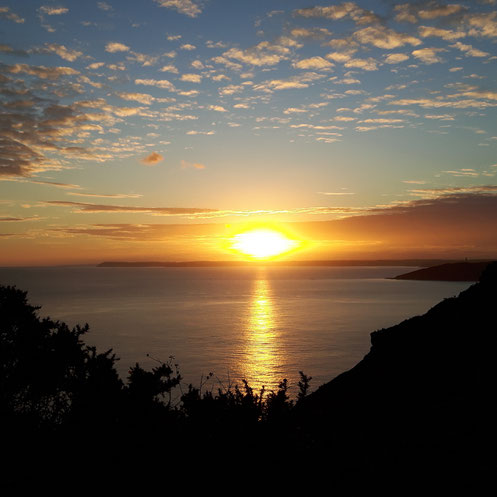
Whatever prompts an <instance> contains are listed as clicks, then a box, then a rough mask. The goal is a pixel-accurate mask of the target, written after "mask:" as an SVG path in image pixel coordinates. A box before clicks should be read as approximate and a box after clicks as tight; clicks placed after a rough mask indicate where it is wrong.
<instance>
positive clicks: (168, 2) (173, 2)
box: [155, 0, 202, 17]
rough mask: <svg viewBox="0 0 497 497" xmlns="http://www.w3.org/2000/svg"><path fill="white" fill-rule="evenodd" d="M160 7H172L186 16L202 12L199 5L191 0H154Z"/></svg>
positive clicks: (194, 15)
mask: <svg viewBox="0 0 497 497" xmlns="http://www.w3.org/2000/svg"><path fill="white" fill-rule="evenodd" d="M155 2H156V3H157V4H158V5H159V6H160V7H165V8H166V9H173V10H176V11H177V12H179V13H180V14H184V15H186V16H188V17H197V16H198V15H199V14H201V13H202V9H201V8H200V6H199V5H198V4H197V3H196V2H193V1H192V0H155Z"/></svg>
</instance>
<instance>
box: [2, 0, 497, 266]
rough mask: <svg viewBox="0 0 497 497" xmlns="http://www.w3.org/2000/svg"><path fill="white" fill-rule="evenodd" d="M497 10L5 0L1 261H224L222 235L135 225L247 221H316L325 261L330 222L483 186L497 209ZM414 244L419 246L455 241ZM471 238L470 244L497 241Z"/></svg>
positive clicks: (489, 6)
mask: <svg viewBox="0 0 497 497" xmlns="http://www.w3.org/2000/svg"><path fill="white" fill-rule="evenodd" d="M496 9H497V4H496V2H495V1H493V0H482V1H478V2H475V1H473V2H454V3H443V2H434V1H429V2H406V3H394V2H387V1H383V2H361V1H358V2H323V3H319V4H312V3H309V2H303V1H296V0H295V1H293V0H291V1H290V0H285V1H266V2H249V1H241V0H240V1H228V0H206V1H203V2H197V1H193V0H157V1H154V0H144V1H141V2H136V1H134V2H132V1H120V2H111V1H108V2H76V1H63V2H35V1H23V2H3V3H2V4H0V33H1V37H2V41H1V42H0V49H1V50H0V57H1V63H2V70H1V78H2V79H1V80H0V83H1V85H2V88H1V89H2V94H3V99H2V100H3V104H2V125H1V131H2V138H1V142H0V146H1V147H2V156H3V158H2V159H1V161H0V180H2V181H0V189H1V192H2V196H1V203H0V220H1V221H2V222H1V223H0V229H1V230H2V233H1V234H2V235H3V236H2V238H1V240H0V243H2V244H3V245H4V247H5V249H6V251H5V253H6V254H8V255H7V256H6V259H5V261H6V263H30V262H43V261H48V260H49V259H50V257H48V255H46V254H47V253H49V252H51V253H53V254H56V256H57V257H58V258H59V259H61V260H62V259H63V260H71V261H72V260H76V259H77V257H79V258H80V259H81V260H82V261H89V260H96V259H97V258H98V257H99V256H100V255H101V254H106V255H109V256H113V255H115V256H116V257H121V256H122V254H126V253H131V254H136V255H137V256H139V257H142V258H143V257H145V258H146V257H147V256H152V255H153V256H161V255H162V254H164V258H168V257H175V258H188V257H194V256H195V257H199V256H201V255H202V250H205V252H204V254H205V255H206V257H207V258H218V259H219V258H221V259H222V258H225V256H226V254H223V252H222V250H219V249H218V246H219V244H217V242H216V241H213V240H215V238H216V236H219V237H223V236H227V235H226V233H224V234H223V233H221V232H216V234H214V232H213V233H211V234H210V235H208V236H207V235H206V236H205V237H204V238H195V236H197V235H193V234H192V233H191V232H189V233H190V234H189V235H186V234H185V233H186V232H185V233H183V232H181V230H179V231H178V234H177V235H175V238H174V239H173V238H171V237H170V236H169V235H167V236H166V235H165V234H163V235H161V236H158V235H157V234H155V235H153V236H151V235H150V233H148V234H147V233H144V232H143V230H142V228H140V227H143V226H150V227H151V228H150V229H151V230H152V231H154V233H156V231H157V229H159V230H160V229H162V228H161V226H165V225H173V224H174V225H189V224H195V225H198V224H203V223H209V224H212V223H218V224H219V226H225V225H226V224H230V223H235V224H236V223H238V222H244V223H246V222H249V221H253V222H256V223H262V222H271V223H290V224H291V223H296V222H301V223H302V222H304V223H305V222H314V221H320V222H323V223H324V224H323V230H322V231H323V236H322V237H321V238H322V241H321V242H320V243H319V246H320V252H319V255H320V257H328V256H329V257H331V256H333V254H335V253H337V252H336V250H335V249H336V247H337V246H340V247H342V246H343V247H345V248H344V249H343V250H346V249H347V247H349V248H348V249H347V250H349V249H350V246H349V245H347V241H346V240H345V241H344V240H338V239H337V238H336V237H334V236H333V234H332V233H331V234H330V233H326V234H325V231H326V228H325V226H327V225H326V222H328V221H332V220H339V219H343V218H348V217H350V216H372V215H378V214H381V215H387V214H388V213H393V212H396V210H397V209H399V208H402V209H404V212H406V213H408V212H411V211H415V210H416V209H418V208H419V206H420V205H426V204H427V203H428V204H430V205H432V206H433V208H434V209H435V208H437V206H438V205H442V204H443V205H444V206H445V205H446V203H447V199H449V200H450V199H452V200H451V201H452V204H457V205H458V206H461V205H462V206H464V205H465V204H464V202H470V203H471V206H472V207H471V208H474V206H475V205H476V204H475V203H474V197H475V196H476V197H478V198H479V199H483V200H484V202H483V203H482V204H481V205H482V206H483V207H482V208H484V209H486V211H485V212H488V211H489V209H490V210H491V209H494V208H495V203H494V201H495V193H496V192H497V186H496V182H495V175H496V173H497V154H496V150H497V126H496V123H497V119H496V117H497V113H496V106H497V86H496V79H497V71H496V64H497V51H496V41H497V10H496ZM485 202H486V203H485ZM468 205H469V204H468ZM478 205H480V204H478ZM468 209H469V208H468ZM454 212H455V211H454ZM475 215H478V214H477V213H476V212H475ZM496 217H497V216H496ZM453 221H454V223H457V218H456V217H454V219H453ZM116 226H120V229H121V231H119V229H118V228H116ZM490 228H492V229H493V226H492V227H490ZM185 229H186V228H185ZM116 230H117V231H116ZM199 230H201V228H199ZM455 230H456V228H455V227H453V231H454V232H455ZM116 233H117V234H116ZM130 233H138V235H136V236H135V237H133V236H131V235H130ZM198 236H200V235H198ZM202 236H204V235H202ZM192 237H193V238H192ZM420 237H421V234H420V235H419V236H418V239H419V238H420ZM366 238H367V237H366ZM323 240H324V241H323ZM152 241H153V243H152ZM342 242H343V243H342ZM182 243H183V245H182ZM327 243H328V245H326V244H327ZM368 243H370V245H367V244H368ZM389 243H390V242H387V241H385V240H384V239H382V238H381V235H377V239H375V240H370V239H369V238H368V239H365V240H364V246H365V247H366V246H368V247H370V248H371V247H378V246H380V247H382V248H385V247H386V246H389V245H388V244H389ZM396 243H398V242H396ZM419 243H420V245H419V247H418V248H419V250H418V251H417V252H413V254H414V253H415V254H417V255H420V254H421V255H422V254H426V255H433V254H434V253H435V252H436V254H438V255H440V254H441V253H442V252H443V250H442V248H441V247H442V246H440V247H438V249H437V250H435V252H433V243H432V244H431V245H429V246H428V245H426V244H424V245H423V243H421V242H419ZM478 243H479V242H478V241H475V242H474V243H473V244H470V245H472V246H471V247H469V248H468V244H467V243H466V244H465V245H464V247H466V250H467V251H469V252H470V253H471V254H473V253H474V254H480V255H481V254H483V253H485V254H487V253H488V251H489V250H490V251H492V250H494V248H497V242H496V246H495V247H494V246H493V245H492V246H491V247H490V246H488V247H487V246H486V248H485V250H483V249H482V250H483V252H482V250H480V248H481V247H480V246H479V244H478ZM192 244H198V246H199V247H200V248H199V250H198V251H197V252H195V251H193V250H192V249H191V245H192ZM337 244H338V245H337ZM341 244H342V245H341ZM359 245H361V243H359ZM76 246H77V247H79V248H78V250H75V249H74V248H75V247H76ZM182 246H183V250H182V248H181V247H182ZM333 247H335V248H333ZM423 247H424V249H423ZM430 247H431V249H430ZM443 247H445V250H447V246H446V245H443ZM397 248H399V247H397ZM147 250H148V251H147ZM423 250H424V251H423ZM368 253H372V252H371V251H369V252H368ZM392 253H394V252H392ZM395 253H397V254H407V252H405V251H403V252H402V251H401V250H400V249H399V250H398V251H397V252H395ZM19 254H22V256H21V255H19ZM43 254H45V256H43ZM77 254H79V255H77ZM199 254H200V255H199ZM312 256H313V254H312V252H310V253H309V254H307V255H306V257H312ZM316 256H317V255H316ZM54 257H55V255H54ZM303 257H304V255H303ZM50 260H51V259H50Z"/></svg>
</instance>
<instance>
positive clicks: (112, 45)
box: [105, 41, 130, 53]
mask: <svg viewBox="0 0 497 497" xmlns="http://www.w3.org/2000/svg"><path fill="white" fill-rule="evenodd" d="M129 50H130V48H129V47H128V46H127V45H125V44H124V43H119V42H117V41H111V42H109V43H107V45H105V51H106V52H110V53H116V52H129Z"/></svg>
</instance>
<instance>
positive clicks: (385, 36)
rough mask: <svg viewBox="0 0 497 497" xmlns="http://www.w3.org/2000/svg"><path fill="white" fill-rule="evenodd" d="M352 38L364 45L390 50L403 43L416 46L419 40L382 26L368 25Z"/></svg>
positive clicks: (401, 45) (419, 43) (419, 42)
mask: <svg viewBox="0 0 497 497" xmlns="http://www.w3.org/2000/svg"><path fill="white" fill-rule="evenodd" d="M354 38H355V39H356V40H357V41H359V42H360V43H362V44H364V45H367V44H369V45H373V46H375V47H378V48H385V49H388V50H391V49H392V48H399V47H403V46H404V45H412V46H415V47H416V46H418V45H421V43H422V42H421V40H420V39H418V38H416V37H415V36H411V35H409V34H406V33H399V32H397V31H394V30H393V29H389V28H386V27H384V26H381V25H378V26H368V27H367V28H363V29H360V30H359V31H356V32H355V33H354Z"/></svg>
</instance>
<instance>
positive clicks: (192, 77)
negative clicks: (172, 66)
mask: <svg viewBox="0 0 497 497" xmlns="http://www.w3.org/2000/svg"><path fill="white" fill-rule="evenodd" d="M181 81H188V82H189V83H201V82H202V76H201V75H200V74H182V75H181Z"/></svg>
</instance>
